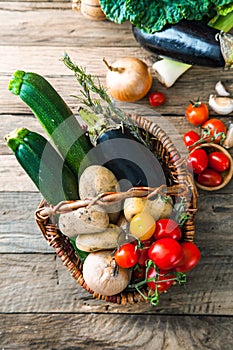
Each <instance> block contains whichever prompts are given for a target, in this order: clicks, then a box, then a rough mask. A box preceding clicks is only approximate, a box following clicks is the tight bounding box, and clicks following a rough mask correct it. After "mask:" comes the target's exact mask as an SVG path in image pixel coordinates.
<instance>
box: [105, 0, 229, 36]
mask: <svg viewBox="0 0 233 350" xmlns="http://www.w3.org/2000/svg"><path fill="white" fill-rule="evenodd" d="M229 4H230V5H232V6H233V2H232V0H188V1H187V0H138V1H134V0H100V5H101V8H102V10H103V12H104V13H105V15H106V17H107V18H108V19H109V20H111V21H114V22H116V23H123V22H124V21H126V20H129V21H130V22H131V23H132V24H134V25H135V26H137V27H138V28H140V29H143V30H144V31H145V32H148V33H153V32H156V31H159V30H161V29H162V28H163V27H164V26H165V25H166V24H175V23H178V22H179V21H181V20H182V19H187V20H198V21H201V20H206V18H209V19H210V18H213V17H215V16H216V15H218V14H220V15H225V14H227V13H229V11H230V10H229V6H227V5H229ZM227 7H228V9H227Z"/></svg>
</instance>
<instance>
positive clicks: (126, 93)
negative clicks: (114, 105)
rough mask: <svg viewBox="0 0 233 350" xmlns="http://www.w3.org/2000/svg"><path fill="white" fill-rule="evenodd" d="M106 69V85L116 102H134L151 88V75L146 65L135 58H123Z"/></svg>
mask: <svg viewBox="0 0 233 350" xmlns="http://www.w3.org/2000/svg"><path fill="white" fill-rule="evenodd" d="M104 63H105V64H106V66H107V68H108V72H107V75H106V84H107V89H108V92H109V94H110V95H111V96H112V97H113V98H114V99H116V100H118V101H123V102H136V101H138V100H140V99H142V98H143V97H144V96H146V94H147V93H148V91H149V90H150V88H151V85H152V75H151V73H150V71H149V68H148V66H147V64H146V63H144V62H143V61H141V60H140V59H138V58H135V57H125V58H121V59H119V60H117V61H115V62H114V63H113V64H112V65H111V66H110V65H109V64H108V63H107V61H106V60H105V59H104Z"/></svg>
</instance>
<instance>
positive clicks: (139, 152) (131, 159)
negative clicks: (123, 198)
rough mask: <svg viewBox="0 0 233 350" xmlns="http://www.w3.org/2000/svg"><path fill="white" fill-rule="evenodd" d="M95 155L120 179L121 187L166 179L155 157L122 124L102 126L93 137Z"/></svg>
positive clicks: (159, 181)
mask: <svg viewBox="0 0 233 350" xmlns="http://www.w3.org/2000/svg"><path fill="white" fill-rule="evenodd" d="M97 150H98V154H97V158H99V159H101V164H102V165H104V166H105V167H106V168H108V169H109V170H111V171H112V172H113V173H114V175H115V176H116V178H117V180H118V181H119V182H120V186H121V190H122V191H127V190H128V189H130V188H131V187H135V186H149V187H158V186H160V185H162V184H165V183H166V179H165V175H164V172H163V169H162V166H161V165H160V163H159V161H158V159H157V158H156V157H155V155H154V154H153V153H152V152H151V151H150V150H148V149H147V148H146V147H145V146H144V145H142V144H141V143H139V142H138V141H136V140H135V139H134V138H133V137H132V135H131V134H130V132H129V131H128V130H127V129H125V128H124V132H123V130H122V129H121V128H118V129H111V130H106V131H105V132H103V133H102V134H101V135H100V136H99V137H98V139H97Z"/></svg>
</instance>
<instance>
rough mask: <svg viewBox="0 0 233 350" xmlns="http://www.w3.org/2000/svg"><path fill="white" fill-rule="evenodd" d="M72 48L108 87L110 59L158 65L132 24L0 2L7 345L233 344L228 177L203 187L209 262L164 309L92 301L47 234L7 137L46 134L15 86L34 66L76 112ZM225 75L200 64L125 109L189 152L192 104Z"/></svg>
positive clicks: (1, 246)
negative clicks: (186, 139)
mask: <svg viewBox="0 0 233 350" xmlns="http://www.w3.org/2000/svg"><path fill="white" fill-rule="evenodd" d="M64 51H66V52H67V53H68V54H69V55H70V57H71V58H72V59H73V60H74V61H75V62H77V63H79V64H80V65H82V66H85V67H87V70H88V72H90V73H91V74H95V75H97V76H98V77H99V78H100V81H101V82H102V83H103V84H104V83H105V80H104V78H105V74H106V67H105V65H104V64H103V61H102V59H103V57H105V58H106V59H107V60H108V61H109V62H110V63H112V62H113V61H114V60H115V59H116V58H120V57H123V56H134V57H138V58H141V59H143V60H145V62H147V63H148V65H149V66H150V67H151V65H152V63H153V62H154V58H153V57H152V56H151V55H150V54H148V53H147V52H145V51H144V50H143V49H142V48H140V47H139V45H138V44H137V43H136V42H135V40H134V39H133V36H132V33H131V26H130V24H129V23H125V24H123V25H117V24H113V23H111V22H108V21H101V22H96V21H89V20H87V19H86V18H84V17H83V16H82V14H81V13H76V12H74V11H72V10H71V3H70V2H69V1H59V0H53V1H49V0H47V1H46V0H44V1H35V0H34V1H33V0H32V1H29V0H28V1H27V0H21V1H13V0H12V1H2V0H1V1H0V62H1V63H0V71H1V73H0V74H1V79H0V89H1V90H0V91H1V99H0V114H1V122H0V136H1V137H0V164H1V165H0V203H1V209H0V210H1V216H0V252H1V255H0V281H1V282H0V313H1V315H0V348H1V349H16V348H17V349H86V348H88V349H92V350H93V349H122V350H123V349H147V350H160V349H167V350H168V349H169V350H178V349H182V350H192V349H216V350H217V349H219V350H220V349H221V350H230V349H232V348H233V340H232V320H233V319H232V315H233V300H232V281H233V279H232V268H233V260H232V244H233V241H232V240H233V235H232V225H233V215H232V214H233V182H232V181H231V182H230V183H229V184H228V185H227V186H226V187H225V188H223V189H221V190H219V191H217V192H204V191H198V192H199V198H198V213H197V215H196V235H195V240H196V244H197V245H198V246H199V248H200V250H201V253H202V258H201V261H200V263H199V265H198V266H197V267H196V268H195V269H194V270H193V271H191V272H190V273H189V274H188V283H187V285H186V287H185V288H182V287H179V286H175V287H173V288H172V290H171V291H170V292H168V293H167V294H164V295H162V296H161V298H160V302H159V304H158V306H157V307H152V306H150V305H148V304H144V303H143V304H139V305H127V306H118V305H116V304H111V303H106V302H101V301H97V300H95V299H93V298H92V296H91V295H89V294H88V293H87V292H86V291H85V290H83V289H82V288H81V287H80V286H79V285H78V284H77V283H76V281H75V280H73V279H72V278H71V277H70V275H69V273H68V272H67V271H66V269H65V268H64V267H63V265H62V263H61V261H60V260H59V259H58V258H56V256H55V253H54V251H53V250H52V248H50V247H49V246H48V245H47V243H46V241H45V240H44V238H43V237H42V235H41V233H40V232H39V230H38V228H37V226H36V224H35V221H34V211H35V209H36V208H37V205H38V203H39V201H40V198H41V197H40V195H39V193H38V191H37V190H36V188H35V186H34V185H33V183H32V182H31V180H30V179H29V178H28V177H27V175H26V174H25V173H24V171H23V170H22V169H21V167H20V166H19V165H18V163H17V161H16V160H15V158H14V155H12V153H11V151H10V150H9V149H8V148H7V147H6V144H5V141H4V140H3V137H4V135H6V134H7V133H8V132H9V131H11V130H13V129H14V128H16V127H23V126H24V127H27V128H29V129H32V130H34V131H37V132H41V133H43V130H42V127H41V126H40V125H39V123H38V121H37V120H36V119H35V117H34V116H33V115H32V113H31V111H30V110H29V109H28V108H27V106H26V105H25V104H24V103H23V102H22V101H21V100H20V99H19V98H18V97H16V96H14V95H12V94H11V93H10V92H9V91H8V89H7V85H8V82H9V79H10V77H11V75H12V74H13V72H14V71H15V70H17V69H23V70H27V71H34V72H37V73H39V74H42V75H44V76H45V77H46V78H47V79H48V80H49V81H50V82H51V83H52V84H53V85H54V87H55V88H56V89H57V91H58V92H59V93H60V94H61V95H62V96H63V98H64V99H65V100H66V102H67V103H68V104H69V105H70V107H71V108H72V110H73V111H74V113H75V112H77V108H78V105H77V100H76V99H75V98H74V97H72V96H71V95H75V94H76V95H78V94H79V87H78V85H77V82H76V80H75V78H74V77H73V75H72V72H70V71H69V70H68V69H67V68H66V67H65V66H64V65H63V63H62V62H61V61H60V57H61V56H62V54H63V52H64ZM218 80H222V81H223V82H225V83H226V84H227V86H228V88H229V89H231V92H233V75H232V72H230V71H223V70H221V69H210V68H202V67H192V68H191V69H190V70H189V71H188V72H186V73H185V74H184V75H183V76H182V77H181V78H180V79H179V80H178V81H177V83H176V84H175V85H174V86H173V87H171V88H169V89H166V88H165V87H164V86H162V85H161V84H160V83H159V82H158V81H157V80H156V79H154V82H153V88H152V90H160V91H163V92H164V93H165V94H166V96H167V102H166V104H164V105H163V106H161V107H159V108H157V109H150V108H149V105H148V100H147V98H144V99H143V100H141V101H140V102H138V103H136V104H133V105H131V104H124V105H123V107H124V108H125V109H126V110H129V111H131V112H136V113H138V114H141V115H144V116H146V117H148V118H153V119H154V120H155V121H157V122H158V123H161V125H162V127H164V128H165V129H166V131H167V132H168V133H169V135H170V137H171V138H173V139H174V142H175V144H176V145H177V147H178V148H179V147H180V149H181V151H183V150H184V146H183V143H182V134H183V133H184V132H185V131H188V130H189V129H190V128H191V126H190V124H189V123H188V122H187V121H186V119H185V117H184V110H185V107H186V105H187V104H188V101H189V100H190V99H195V98H197V97H200V98H201V99H202V100H203V101H204V102H207V101H208V97H209V94H210V93H214V86H215V83H216V82H217V81H218ZM214 115H215V114H214V113H213V112H211V116H214ZM230 117H232V115H231V116H230V115H229V116H226V117H222V118H221V119H222V120H223V121H225V122H227V121H228V120H229V119H230ZM231 153H232V154H233V149H232V150H231Z"/></svg>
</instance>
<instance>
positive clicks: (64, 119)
mask: <svg viewBox="0 0 233 350" xmlns="http://www.w3.org/2000/svg"><path fill="white" fill-rule="evenodd" d="M9 90H10V91H11V92H12V93H13V94H15V95H19V97H20V98H21V99H22V100H23V101H24V102H25V103H26V104H27V105H28V106H29V107H30V109H31V110H32V112H33V113H34V115H35V116H36V118H37V119H38V120H39V122H40V123H41V124H42V126H43V127H44V129H45V131H46V132H47V134H48V135H49V136H50V137H51V139H52V141H53V142H54V144H55V146H56V148H57V149H58V151H59V152H60V154H61V155H62V157H64V158H65V159H66V162H67V164H68V166H69V167H70V169H71V170H72V171H73V173H74V175H75V176H76V177H77V178H78V176H79V175H80V172H81V170H83V169H85V168H86V167H87V166H89V165H90V164H92V163H93V162H94V161H95V160H94V159H92V158H90V155H91V154H92V153H90V152H89V151H90V150H91V149H92V145H91V143H90V141H89V139H88V137H87V136H86V135H85V133H84V130H83V129H82V127H81V126H80V124H79V123H78V121H77V119H76V118H75V116H74V115H73V113H72V111H71V109H70V108H69V107H68V106H67V104H66V103H65V101H64V100H63V99H62V98H61V96H60V95H59V94H58V93H57V91H56V90H55V89H54V88H53V87H52V85H51V84H50V83H49V82H48V81H47V80H46V79H45V78H44V77H42V76H40V75H38V74H36V73H32V72H29V73H28V72H24V71H22V70H18V71H16V72H15V73H14V75H13V77H12V79H11V80H10V82H9Z"/></svg>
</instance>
